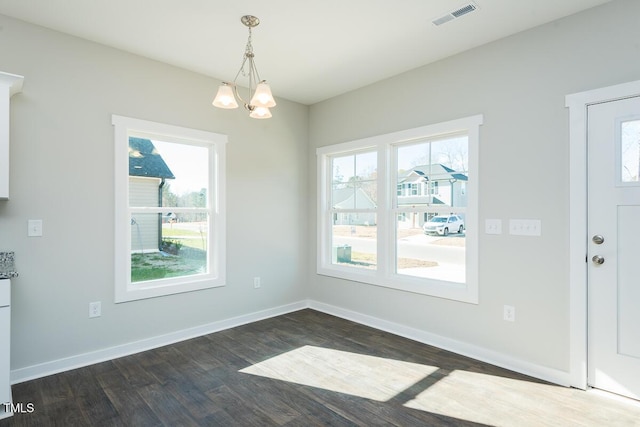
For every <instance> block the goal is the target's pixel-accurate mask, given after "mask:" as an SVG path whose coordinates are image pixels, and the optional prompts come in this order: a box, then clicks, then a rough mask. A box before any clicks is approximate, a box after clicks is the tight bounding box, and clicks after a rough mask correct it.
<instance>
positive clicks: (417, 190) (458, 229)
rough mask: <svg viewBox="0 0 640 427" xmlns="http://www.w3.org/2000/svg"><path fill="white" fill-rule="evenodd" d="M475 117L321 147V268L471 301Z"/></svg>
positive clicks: (474, 249)
mask: <svg viewBox="0 0 640 427" xmlns="http://www.w3.org/2000/svg"><path fill="white" fill-rule="evenodd" d="M481 124H482V116H473V117H468V118H464V119H460V120H453V121H450V122H445V123H440V124H436V125H430V126H424V127H420V128H415V129H409V130H405V131H401V132H396V133H392V134H386V135H379V136H375V137H371V138H366V139H362V140H358V141H352V142H347V143H343V144H338V145H332V146H327V147H321V148H319V149H318V150H317V155H318V174H319V176H318V186H319V188H318V195H319V200H318V219H319V226H318V273H319V274H324V275H329V276H334V277H339V278H344V279H350V280H354V281H359V282H364V283H370V284H373V285H378V286H386V287H391V288H396V289H401V290H406V291H411V292H417V293H422V294H427V295H433V296H437V297H443V298H449V299H454V300H459V301H464V302H471V303H477V300H478V286H477V272H478V264H477V258H478V253H477V237H478V236H477V234H478V226H477V222H478V221H477V206H478V201H477V198H478V190H477V189H478V178H477V177H478V161H477V159H478V140H479V127H480V125H481Z"/></svg>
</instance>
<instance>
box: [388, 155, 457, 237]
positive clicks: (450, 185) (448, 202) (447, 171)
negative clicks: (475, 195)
mask: <svg viewBox="0 0 640 427" xmlns="http://www.w3.org/2000/svg"><path fill="white" fill-rule="evenodd" d="M468 180H469V178H468V177H467V175H466V174H465V173H461V172H457V171H455V170H453V169H451V168H449V167H447V166H445V165H443V164H440V163H435V164H431V165H422V166H415V167H413V168H411V169H409V170H408V171H406V172H404V173H402V174H400V176H399V177H398V186H397V190H396V191H397V195H398V206H407V205H410V206H416V207H428V206H431V205H438V206H451V207H465V206H467V182H468ZM429 216H433V215H430V214H429V212H426V213H421V214H417V213H406V214H403V215H402V217H401V218H398V220H399V221H400V222H401V225H402V226H404V227H409V228H411V227H421V226H422V224H424V223H425V222H426V221H428V220H429ZM461 216H463V217H464V215H461Z"/></svg>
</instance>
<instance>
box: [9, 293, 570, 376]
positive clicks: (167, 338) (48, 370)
mask: <svg viewBox="0 0 640 427" xmlns="http://www.w3.org/2000/svg"><path fill="white" fill-rule="evenodd" d="M305 308H310V309H313V310H317V311H320V312H323V313H327V314H330V315H333V316H336V317H340V318H343V319H347V320H351V321H353V322H356V323H360V324H362V325H366V326H370V327H372V328H375V329H379V330H381V331H385V332H389V333H392V334H395V335H398V336H401V337H405V338H409V339H412V340H414V341H418V342H421V343H424V344H428V345H432V346H434V347H438V348H441V349H444V350H448V351H451V352H454V353H457V354H461V355H463V356H467V357H471V358H473V359H476V360H480V361H483V362H486V363H490V364H492V365H496V366H500V367H502V368H505V369H509V370H512V371H515V372H519V373H522V374H525V375H529V376H532V377H535V378H539V379H542V380H546V381H549V382H552V383H555V384H559V385H563V386H569V385H570V384H571V381H570V374H569V372H564V371H560V370H556V369H551V368H547V367H544V366H540V365H536V364H533V363H531V362H527V361H524V360H520V359H516V358H514V357H511V356H507V355H504V354H501V353H498V352H495V351H492V350H488V349H485V348H482V347H478V346H475V345H472V344H468V343H464V342H461V341H457V340H453V339H450V338H446V337H443V336H440V335H436V334H432V333H430V332H426V331H422V330H420V329H415V328H411V327H408V326H404V325H401V324H398V323H394V322H389V321H387V320H383V319H379V318H376V317H373V316H369V315H366V314H362V313H358V312H355V311H351V310H347V309H344V308H340V307H336V306H333V305H330V304H325V303H321V302H317V301H313V300H304V301H299V302H296V303H292V304H287V305H283V306H280V307H275V308H271V309H267V310H262V311H258V312H255V313H249V314H245V315H242V316H238V317H233V318H230V319H225V320H220V321H217V322H213V323H208V324H205V325H201V326H196V327H193V328H189V329H184V330H181V331H176V332H172V333H169V334H165V335H160V336H156V337H152V338H147V339H143V340H140V341H135V342H131V343H127V344H122V345H118V346H115V347H110V348H105V349H101V350H96V351H92V352H89V353H83V354H79V355H76V356H71V357H66V358H64V359H58V360H53V361H51V362H45V363H41V364H38V365H33V366H28V367H25V368H20V369H14V370H12V371H11V383H12V384H17V383H21V382H24V381H29V380H32V379H36V378H42V377H45V376H48V375H52V374H57V373H59V372H64V371H69V370H71V369H76V368H81V367H83V366H88V365H92V364H94V363H100V362H104V361H107V360H112V359H116V358H118V357H123V356H128V355H131V354H135V353H139V352H142V351H146V350H151V349H154V348H158V347H162V346H165V345H169V344H173V343H176V342H180V341H184V340H188V339H191V338H196V337H199V336H202V335H207V334H211V333H214V332H219V331H222V330H225V329H230V328H234V327H236V326H241V325H246V324H247V323H252V322H257V321H259V320H264V319H268V318H271V317H275V316H280V315H283V314H287V313H291V312H294V311H298V310H302V309H305Z"/></svg>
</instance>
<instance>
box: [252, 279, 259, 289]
mask: <svg viewBox="0 0 640 427" xmlns="http://www.w3.org/2000/svg"><path fill="white" fill-rule="evenodd" d="M260 286H261V284H260V278H259V277H254V278H253V287H254V288H255V289H258V288H259V287H260Z"/></svg>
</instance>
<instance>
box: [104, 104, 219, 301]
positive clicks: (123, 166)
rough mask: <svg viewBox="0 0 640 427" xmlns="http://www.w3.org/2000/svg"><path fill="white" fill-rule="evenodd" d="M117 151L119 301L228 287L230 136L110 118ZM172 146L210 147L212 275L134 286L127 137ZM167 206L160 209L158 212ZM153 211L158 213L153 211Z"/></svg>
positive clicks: (116, 279) (114, 116) (117, 272)
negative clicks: (226, 166)
mask: <svg viewBox="0 0 640 427" xmlns="http://www.w3.org/2000/svg"><path fill="white" fill-rule="evenodd" d="M112 125H113V126H114V147H115V160H114V171H115V194H114V208H115V212H114V215H115V216H114V218H115V251H114V255H115V269H114V270H115V278H114V289H115V302H116V303H121V302H127V301H134V300H140V299H146V298H154V297H158V296H164V295H172V294H176V293H183V292H191V291H196V290H201V289H208V288H213V287H218V286H224V285H225V281H226V257H225V249H226V235H225V230H226V226H225V219H226V215H225V211H226V209H225V202H226V195H225V188H226V186H225V176H226V171H225V164H226V162H225V158H226V156H225V152H226V143H227V142H228V138H227V136H226V135H222V134H217V133H213V132H207V131H202V130H197V129H190V128H184V127H180V126H174V125H168V124H164V123H157V122H151V121H147V120H141V119H135V118H130V117H124V116H118V115H115V114H114V115H112ZM132 135H133V136H138V137H145V138H149V139H159V140H165V141H170V142H171V141H173V142H177V143H180V142H184V143H189V144H194V145H201V146H204V147H208V148H209V153H210V154H209V155H210V156H211V157H210V159H209V162H210V163H209V164H210V169H209V172H210V173H209V186H210V191H209V192H210V195H211V197H209V198H208V206H207V209H208V210H209V213H210V215H209V236H210V246H209V252H208V257H209V258H208V262H209V273H207V274H204V275H197V276H182V277H176V278H172V279H162V280H151V281H148V282H136V283H134V284H132V283H131V256H130V252H131V233H130V220H131V219H130V213H131V210H132V209H134V210H140V209H139V208H135V207H134V208H131V207H129V181H128V180H129V156H128V147H129V136H132ZM163 209H164V210H166V209H167V208H158V209H157V210H163ZM154 212H155V211H154Z"/></svg>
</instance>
